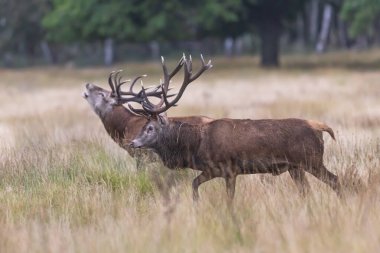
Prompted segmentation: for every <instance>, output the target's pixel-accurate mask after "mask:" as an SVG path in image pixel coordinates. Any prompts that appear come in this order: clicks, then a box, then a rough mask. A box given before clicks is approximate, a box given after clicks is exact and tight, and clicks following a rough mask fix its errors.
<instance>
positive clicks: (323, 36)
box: [315, 4, 334, 53]
mask: <svg viewBox="0 0 380 253" xmlns="http://www.w3.org/2000/svg"><path fill="white" fill-rule="evenodd" d="M333 11H334V10H333V7H332V5H331V4H326V5H325V7H324V8H323V17H322V28H321V32H320V33H319V38H318V43H317V46H316V48H315V50H316V51H317V53H323V52H325V51H326V47H327V39H328V38H329V33H330V27H331V21H332V17H333Z"/></svg>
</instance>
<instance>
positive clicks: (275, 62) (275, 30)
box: [259, 19, 281, 67]
mask: <svg viewBox="0 0 380 253" xmlns="http://www.w3.org/2000/svg"><path fill="white" fill-rule="evenodd" d="M280 34H281V24H280V22H279V21H277V20H275V19H272V20H269V19H268V20H263V21H262V22H261V23H260V24H259V36H260V55H261V66H263V67H278V66H279V48H280Z"/></svg>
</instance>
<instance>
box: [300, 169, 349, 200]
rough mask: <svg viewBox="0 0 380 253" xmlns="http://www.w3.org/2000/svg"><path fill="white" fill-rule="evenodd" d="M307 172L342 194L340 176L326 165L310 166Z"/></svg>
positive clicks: (339, 194)
mask: <svg viewBox="0 0 380 253" xmlns="http://www.w3.org/2000/svg"><path fill="white" fill-rule="evenodd" d="M307 172H309V173H310V174H312V175H313V176H315V177H316V178H318V179H319V180H321V181H322V182H324V183H325V184H327V185H328V186H330V187H331V188H332V189H333V190H334V191H335V192H336V193H337V194H338V196H339V197H341V196H342V194H341V186H340V183H339V180H338V176H336V175H334V174H333V173H331V172H330V171H329V170H328V169H327V168H326V167H325V166H324V165H322V166H320V167H317V168H310V169H309V170H308V171H307Z"/></svg>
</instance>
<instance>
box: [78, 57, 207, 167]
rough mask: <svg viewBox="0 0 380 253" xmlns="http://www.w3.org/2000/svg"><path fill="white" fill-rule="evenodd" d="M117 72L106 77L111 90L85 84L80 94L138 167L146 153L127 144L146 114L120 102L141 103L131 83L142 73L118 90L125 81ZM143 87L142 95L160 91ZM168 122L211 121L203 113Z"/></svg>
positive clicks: (180, 65)
mask: <svg viewBox="0 0 380 253" xmlns="http://www.w3.org/2000/svg"><path fill="white" fill-rule="evenodd" d="M183 63H184V61H183V58H182V59H181V60H180V61H179V63H178V65H177V66H176V68H175V69H174V70H173V72H171V74H170V76H171V77H172V76H174V75H175V74H176V73H177V72H178V71H179V70H180V69H181V67H182V65H183ZM119 74H120V71H118V72H112V73H111V74H110V75H109V78H108V84H109V86H110V87H111V91H107V90H105V89H102V88H101V87H98V86H96V85H93V84H90V83H88V84H86V88H85V91H84V93H83V97H84V98H85V99H86V100H87V102H88V103H89V104H90V106H91V108H92V109H93V110H94V112H95V113H96V114H97V115H98V116H99V118H100V119H101V121H102V122H103V125H104V127H105V129H106V131H107V132H108V134H109V135H110V136H111V137H112V139H113V140H114V141H115V142H116V143H118V144H119V145H120V146H121V147H122V148H124V149H126V150H127V151H128V153H129V154H130V155H131V156H132V157H135V158H136V162H137V168H139V167H140V161H141V159H142V156H143V155H144V153H145V152H140V151H137V150H135V149H133V148H131V147H130V146H129V145H128V143H130V141H131V140H132V139H133V138H134V137H135V136H136V135H137V134H138V133H139V132H140V130H141V129H142V127H143V126H144V125H145V124H146V122H147V121H148V120H147V119H146V118H145V117H141V116H140V115H136V114H134V113H132V112H130V111H129V110H128V109H126V108H125V107H124V106H123V104H125V103H128V102H141V101H142V98H143V97H142V96H141V95H142V92H141V91H140V92H139V93H136V92H134V91H133V88H134V85H135V84H136V82H137V81H138V80H140V79H141V78H143V77H144V76H145V75H142V76H138V77H136V78H135V79H134V80H133V81H132V82H131V85H130V87H129V91H128V92H125V91H122V90H121V86H122V85H123V84H125V83H126V82H125V81H124V82H121V77H119ZM143 90H144V95H145V96H153V97H160V94H161V93H160V92H159V91H158V90H157V89H154V90H151V91H148V90H145V89H143ZM170 120H171V121H179V122H186V123H189V124H202V123H206V122H210V121H211V120H212V119H210V118H208V117H203V116H189V117H173V118H170Z"/></svg>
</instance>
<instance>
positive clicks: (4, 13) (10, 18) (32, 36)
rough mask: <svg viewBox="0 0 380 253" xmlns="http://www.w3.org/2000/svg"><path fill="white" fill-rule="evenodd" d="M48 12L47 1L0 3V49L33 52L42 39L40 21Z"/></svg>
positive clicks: (26, 0) (6, 0)
mask: <svg viewBox="0 0 380 253" xmlns="http://www.w3.org/2000/svg"><path fill="white" fill-rule="evenodd" d="M48 11H49V0H2V1H0V31H1V33H0V48H3V47H10V48H12V47H15V46H18V47H21V48H23V50H25V51H33V50H34V46H35V45H36V44H37V43H39V42H40V40H41V39H43V37H44V30H43V28H42V27H41V19H42V18H43V16H44V15H45V14H46V13H47V12H48ZM26 42H27V43H26ZM31 53H33V52H31Z"/></svg>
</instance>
